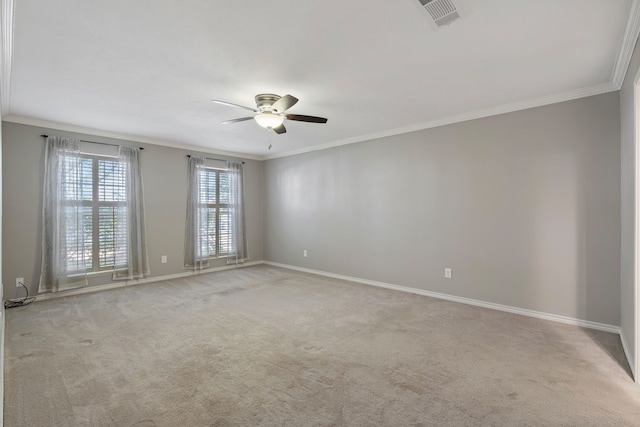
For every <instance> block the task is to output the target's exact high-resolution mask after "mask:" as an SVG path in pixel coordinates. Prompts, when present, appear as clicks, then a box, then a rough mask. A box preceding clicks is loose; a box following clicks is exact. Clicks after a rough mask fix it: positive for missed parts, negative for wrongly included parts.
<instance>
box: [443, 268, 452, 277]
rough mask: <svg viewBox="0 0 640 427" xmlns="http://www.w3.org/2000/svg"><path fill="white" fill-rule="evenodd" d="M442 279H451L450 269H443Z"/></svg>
mask: <svg viewBox="0 0 640 427" xmlns="http://www.w3.org/2000/svg"><path fill="white" fill-rule="evenodd" d="M444 278H445V279H451V269H450V268H445V269H444Z"/></svg>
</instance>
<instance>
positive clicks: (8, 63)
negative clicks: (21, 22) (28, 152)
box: [0, 0, 15, 116]
mask: <svg viewBox="0 0 640 427" xmlns="http://www.w3.org/2000/svg"><path fill="white" fill-rule="evenodd" d="M0 1H1V7H0V24H1V25H0V28H1V31H0V38H1V39H2V52H0V77H1V78H0V100H1V101H2V102H1V104H0V112H1V113H2V116H4V115H6V114H9V108H10V106H11V68H12V61H13V18H14V16H15V7H14V5H15V2H14V0H0Z"/></svg>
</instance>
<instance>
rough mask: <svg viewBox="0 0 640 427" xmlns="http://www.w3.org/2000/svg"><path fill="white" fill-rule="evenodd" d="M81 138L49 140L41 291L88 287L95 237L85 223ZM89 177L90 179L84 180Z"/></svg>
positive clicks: (51, 138) (52, 138) (45, 164)
mask: <svg viewBox="0 0 640 427" xmlns="http://www.w3.org/2000/svg"><path fill="white" fill-rule="evenodd" d="M78 155H79V150H78V141H77V140H74V139H69V138H60V137H56V136H50V137H48V138H47V141H46V148H45V163H44V188H43V203H42V266H41V270H40V285H39V292H57V291H59V290H64V289H70V288H74V287H79V286H84V285H86V284H87V276H86V273H87V271H86V265H87V258H89V257H90V254H88V253H87V252H86V251H85V242H86V241H87V239H89V240H90V239H91V237H90V234H89V235H87V232H86V228H85V227H84V223H83V213H84V210H83V209H84V208H83V206H82V203H81V202H79V201H80V200H82V190H83V188H84V185H83V184H88V185H89V186H90V185H91V177H90V176H89V177H87V176H85V174H83V173H82V164H81V162H80V158H79V157H78ZM85 180H87V181H88V182H84V181H85Z"/></svg>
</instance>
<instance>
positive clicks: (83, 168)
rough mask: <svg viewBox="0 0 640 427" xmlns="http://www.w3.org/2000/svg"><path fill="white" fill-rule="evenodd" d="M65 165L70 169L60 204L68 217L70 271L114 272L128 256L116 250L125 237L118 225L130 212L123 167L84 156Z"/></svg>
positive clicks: (66, 159) (69, 158)
mask: <svg viewBox="0 0 640 427" xmlns="http://www.w3.org/2000/svg"><path fill="white" fill-rule="evenodd" d="M62 161H63V162H65V163H66V165H65V166H67V167H64V168H62V170H64V171H65V173H66V174H67V175H66V176H65V177H64V179H63V180H62V182H64V183H65V184H64V187H63V188H62V201H61V204H62V207H63V208H64V209H65V213H66V217H67V221H66V247H67V257H66V259H67V271H68V272H69V273H73V272H80V271H101V270H111V269H113V267H114V266H115V265H116V264H121V263H122V260H123V258H124V257H125V256H126V248H124V250H119V249H118V247H117V246H116V236H117V235H118V233H120V234H123V233H126V226H125V227H123V226H122V221H120V223H119V222H118V219H119V216H122V218H124V219H126V212H127V204H126V179H127V177H126V168H125V167H124V163H122V162H120V161H119V160H117V159H112V158H108V157H102V156H92V155H85V154H81V155H78V156H74V155H72V156H64V157H62ZM70 218H71V220H69V219H70ZM120 240H123V239H120ZM121 249H122V248H121Z"/></svg>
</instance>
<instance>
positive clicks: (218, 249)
mask: <svg viewBox="0 0 640 427" xmlns="http://www.w3.org/2000/svg"><path fill="white" fill-rule="evenodd" d="M228 172H229V171H228V169H222V168H216V167H210V166H204V167H202V168H200V169H199V170H198V172H197V173H199V174H204V173H214V174H215V186H216V191H215V202H216V203H205V202H200V201H198V208H200V207H206V208H207V210H209V209H213V211H214V213H215V218H216V221H215V227H216V232H215V242H214V243H215V254H213V255H210V256H209V257H208V259H210V260H211V259H221V258H227V257H228V256H229V254H228V250H227V249H226V248H225V250H222V249H223V245H222V243H221V240H222V239H221V238H220V237H221V233H220V230H221V227H220V224H221V215H220V211H221V209H226V211H227V215H228V213H229V212H230V210H231V208H232V206H231V204H230V203H220V199H221V197H220V194H221V186H220V177H221V175H222V174H223V173H224V174H228ZM198 181H199V182H209V180H203V179H201V178H200V177H199V178H198ZM200 190H201V189H200V188H199V189H198V191H200ZM227 200H229V196H228V195H227ZM207 244H209V242H208V241H207Z"/></svg>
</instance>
